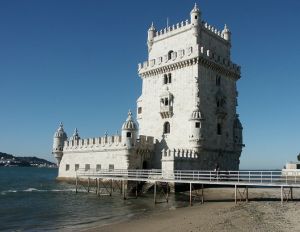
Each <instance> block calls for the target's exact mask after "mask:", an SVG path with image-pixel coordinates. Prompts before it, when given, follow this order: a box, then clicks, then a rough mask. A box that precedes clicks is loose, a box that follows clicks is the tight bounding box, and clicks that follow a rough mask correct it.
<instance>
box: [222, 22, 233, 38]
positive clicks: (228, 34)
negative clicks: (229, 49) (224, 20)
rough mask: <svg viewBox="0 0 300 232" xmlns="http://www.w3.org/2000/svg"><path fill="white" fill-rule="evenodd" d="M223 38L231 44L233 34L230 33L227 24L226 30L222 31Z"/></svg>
mask: <svg viewBox="0 0 300 232" xmlns="http://www.w3.org/2000/svg"><path fill="white" fill-rule="evenodd" d="M222 35H223V38H224V39H225V40H227V41H228V42H231V32H230V31H229V29H228V27H227V25H226V24H225V26H224V29H223V31H222Z"/></svg>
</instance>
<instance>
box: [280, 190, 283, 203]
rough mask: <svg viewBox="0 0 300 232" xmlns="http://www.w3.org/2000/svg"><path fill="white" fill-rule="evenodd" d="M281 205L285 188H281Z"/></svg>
mask: <svg viewBox="0 0 300 232" xmlns="http://www.w3.org/2000/svg"><path fill="white" fill-rule="evenodd" d="M280 192H281V204H283V186H281V191H280Z"/></svg>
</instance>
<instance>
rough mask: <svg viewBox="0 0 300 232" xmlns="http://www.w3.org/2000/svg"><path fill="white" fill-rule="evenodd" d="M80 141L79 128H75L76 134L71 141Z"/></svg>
mask: <svg viewBox="0 0 300 232" xmlns="http://www.w3.org/2000/svg"><path fill="white" fill-rule="evenodd" d="M79 139H80V137H79V134H78V130H77V128H75V130H74V133H73V135H72V137H71V138H70V140H79Z"/></svg>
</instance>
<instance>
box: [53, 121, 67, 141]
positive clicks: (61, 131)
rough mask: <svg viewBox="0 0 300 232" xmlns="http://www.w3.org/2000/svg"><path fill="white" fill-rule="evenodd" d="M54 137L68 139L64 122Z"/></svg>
mask: <svg viewBox="0 0 300 232" xmlns="http://www.w3.org/2000/svg"><path fill="white" fill-rule="evenodd" d="M54 137H57V138H67V134H66V132H65V131H64V125H63V124H62V122H61V123H60V125H59V128H58V129H57V131H56V132H55V134H54Z"/></svg>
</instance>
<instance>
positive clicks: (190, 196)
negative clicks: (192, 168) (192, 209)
mask: <svg viewBox="0 0 300 232" xmlns="http://www.w3.org/2000/svg"><path fill="white" fill-rule="evenodd" d="M190 206H192V183H190Z"/></svg>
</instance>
